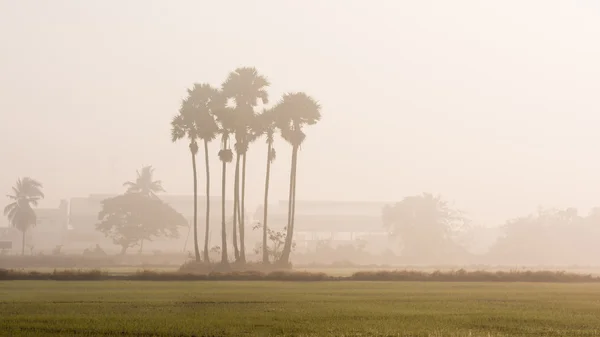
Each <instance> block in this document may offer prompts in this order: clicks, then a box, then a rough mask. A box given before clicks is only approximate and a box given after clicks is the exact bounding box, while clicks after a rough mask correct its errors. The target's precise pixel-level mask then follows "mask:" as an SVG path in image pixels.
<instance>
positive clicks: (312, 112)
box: [273, 92, 321, 146]
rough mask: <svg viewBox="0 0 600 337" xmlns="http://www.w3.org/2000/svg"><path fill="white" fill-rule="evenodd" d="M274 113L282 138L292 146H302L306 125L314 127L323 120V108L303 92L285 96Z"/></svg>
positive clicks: (274, 109)
mask: <svg viewBox="0 0 600 337" xmlns="http://www.w3.org/2000/svg"><path fill="white" fill-rule="evenodd" d="M273 111H274V116H275V117H274V118H275V123H276V125H277V128H279V129H280V130H281V137H282V138H283V139H284V140H285V141H287V142H288V143H290V145H292V146H300V145H301V144H302V142H303V141H304V139H305V138H306V135H305V134H304V132H303V131H302V127H303V126H304V125H313V124H316V123H317V122H318V121H320V120H321V106H320V105H319V103H318V102H317V101H315V100H314V99H313V98H312V97H310V96H309V95H307V94H305V93H303V92H298V93H288V94H285V95H283V98H282V99H281V101H279V103H278V104H277V105H276V106H275V107H274V108H273Z"/></svg>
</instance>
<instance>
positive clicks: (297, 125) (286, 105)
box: [273, 92, 321, 265]
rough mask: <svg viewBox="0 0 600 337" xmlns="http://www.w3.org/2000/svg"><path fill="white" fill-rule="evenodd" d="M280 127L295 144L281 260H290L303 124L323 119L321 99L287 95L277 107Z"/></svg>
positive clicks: (283, 135)
mask: <svg viewBox="0 0 600 337" xmlns="http://www.w3.org/2000/svg"><path fill="white" fill-rule="evenodd" d="M273 111H274V115H275V119H276V124H277V128H278V129H279V130H280V131H281V137H282V138H283V139H284V140H285V141H287V142H288V143H289V144H290V145H291V146H292V164H291V170H290V187H289V199H288V225H287V233H286V238H285V244H284V247H283V252H282V254H281V257H280V259H279V262H280V263H281V264H283V265H285V264H288V263H289V258H290V253H291V250H292V239H293V234H294V216H295V210H296V178H297V167H298V151H299V150H300V146H301V145H302V143H303V142H304V140H305V138H306V134H305V133H304V131H303V127H304V126H306V125H313V124H316V123H317V122H318V121H319V120H321V107H320V105H319V103H317V101H315V100H314V99H313V98H312V97H310V96H308V95H307V94H305V93H303V92H298V93H289V94H285V95H284V96H283V98H282V99H281V101H280V102H279V103H278V104H277V105H276V106H275V107H274V108H273Z"/></svg>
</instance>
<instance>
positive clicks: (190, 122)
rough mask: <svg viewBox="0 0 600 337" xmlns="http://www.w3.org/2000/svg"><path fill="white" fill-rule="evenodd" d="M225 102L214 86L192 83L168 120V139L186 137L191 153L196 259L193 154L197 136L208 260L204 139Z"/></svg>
mask: <svg viewBox="0 0 600 337" xmlns="http://www.w3.org/2000/svg"><path fill="white" fill-rule="evenodd" d="M224 106H225V101H224V100H223V96H222V95H220V93H219V91H218V89H215V88H213V87H211V86H210V85H209V84H194V87H193V88H192V89H188V96H187V97H186V98H185V99H184V100H183V101H182V104H181V108H180V109H179V114H178V115H176V116H175V117H174V118H173V121H172V122H171V126H172V129H171V136H172V141H173V142H175V141H177V140H180V139H182V138H184V137H187V138H188V139H189V141H190V145H189V148H190V152H191V154H192V171H193V176H194V251H195V257H196V261H200V252H199V248H198V179H197V173H196V154H197V153H198V143H197V140H198V139H201V140H202V141H203V142H204V161H205V165H206V227H205V236H204V252H203V258H204V262H206V263H209V262H210V260H209V255H208V245H209V243H208V240H209V229H210V169H209V156H208V143H209V142H210V141H212V140H214V139H215V137H216V135H217V133H218V131H219V128H218V125H217V123H216V122H215V119H214V117H213V115H214V114H216V112H217V111H219V109H222V108H223V107H224Z"/></svg>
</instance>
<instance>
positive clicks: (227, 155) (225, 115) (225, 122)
mask: <svg viewBox="0 0 600 337" xmlns="http://www.w3.org/2000/svg"><path fill="white" fill-rule="evenodd" d="M215 116H216V118H217V122H218V123H219V125H220V129H219V133H220V134H221V149H220V150H219V160H220V161H221V163H222V167H221V264H223V265H227V264H229V260H228V254H227V218H226V214H225V195H226V182H227V164H228V163H231V161H232V160H233V152H232V151H231V147H230V144H229V138H230V135H231V134H232V133H233V132H234V118H235V115H234V112H233V109H231V108H229V107H225V108H223V109H222V110H220V111H218V112H217V113H215ZM233 240H234V242H235V240H236V239H235V237H234V239H233Z"/></svg>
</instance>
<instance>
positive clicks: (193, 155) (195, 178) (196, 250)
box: [192, 147, 200, 262]
mask: <svg viewBox="0 0 600 337" xmlns="http://www.w3.org/2000/svg"><path fill="white" fill-rule="evenodd" d="M196 148H197V147H196ZM192 170H193V171H194V254H195V257H196V262H200V251H199V250H198V177H197V175H196V174H197V173H196V154H195V153H194V152H193V151H192Z"/></svg>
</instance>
